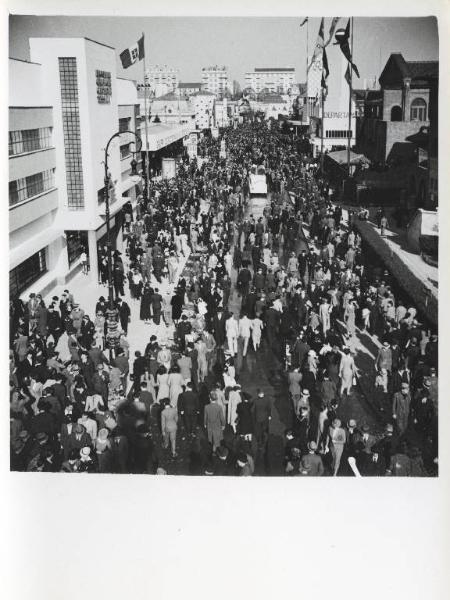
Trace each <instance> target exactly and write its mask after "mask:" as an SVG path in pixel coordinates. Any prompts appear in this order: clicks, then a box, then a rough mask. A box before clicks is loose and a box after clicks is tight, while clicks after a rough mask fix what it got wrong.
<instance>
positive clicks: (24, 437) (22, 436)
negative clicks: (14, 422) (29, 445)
mask: <svg viewBox="0 0 450 600" xmlns="http://www.w3.org/2000/svg"><path fill="white" fill-rule="evenodd" d="M19 437H20V439H21V440H27V439H28V438H29V437H30V434H29V432H28V431H27V430H26V429H22V431H21V432H20V433H19Z"/></svg>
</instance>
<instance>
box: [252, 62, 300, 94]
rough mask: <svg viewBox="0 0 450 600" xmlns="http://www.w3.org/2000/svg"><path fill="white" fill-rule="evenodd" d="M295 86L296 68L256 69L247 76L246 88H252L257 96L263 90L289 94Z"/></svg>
mask: <svg viewBox="0 0 450 600" xmlns="http://www.w3.org/2000/svg"><path fill="white" fill-rule="evenodd" d="M294 85H295V68H294V67H261V68H259V67H256V68H255V69H254V71H249V72H247V73H246V74H245V87H246V88H247V87H248V88H252V89H253V90H254V91H255V92H256V93H257V94H259V93H260V92H262V91H263V90H266V91H267V92H273V93H277V94H287V93H288V92H289V91H290V90H292V88H293V87H294Z"/></svg>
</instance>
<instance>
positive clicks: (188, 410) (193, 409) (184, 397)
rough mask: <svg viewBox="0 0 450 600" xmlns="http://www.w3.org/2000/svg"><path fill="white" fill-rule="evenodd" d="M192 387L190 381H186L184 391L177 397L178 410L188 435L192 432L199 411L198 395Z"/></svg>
mask: <svg viewBox="0 0 450 600" xmlns="http://www.w3.org/2000/svg"><path fill="white" fill-rule="evenodd" d="M192 387H193V386H192V383H191V382H190V381H188V382H187V383H186V389H185V391H184V392H183V393H181V394H180V395H179V397H178V410H179V411H180V415H181V416H182V417H183V420H184V426H185V428H186V434H187V435H190V436H192V435H193V434H194V431H195V428H196V426H197V418H198V415H199V411H200V401H199V397H198V394H197V392H194V391H193V389H192Z"/></svg>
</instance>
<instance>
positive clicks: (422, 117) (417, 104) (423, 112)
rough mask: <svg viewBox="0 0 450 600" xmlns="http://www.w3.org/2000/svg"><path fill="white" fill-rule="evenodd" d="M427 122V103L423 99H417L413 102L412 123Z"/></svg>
mask: <svg viewBox="0 0 450 600" xmlns="http://www.w3.org/2000/svg"><path fill="white" fill-rule="evenodd" d="M426 120H427V103H426V102H425V100H423V99H422V98H416V99H415V100H413V101H412V102H411V121H426Z"/></svg>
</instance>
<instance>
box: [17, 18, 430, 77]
mask: <svg viewBox="0 0 450 600" xmlns="http://www.w3.org/2000/svg"><path fill="white" fill-rule="evenodd" d="M302 20H303V18H295V17H276V18H273V17H250V18H244V17H142V18H136V17H92V16H90V17H89V18H87V17H67V16H66V17H62V16H56V17H48V16H24V15H13V16H11V17H10V30H9V33H10V39H9V55H10V57H13V58H22V59H25V60H29V43H28V39H29V38H30V37H89V38H91V39H94V40H96V41H99V42H103V43H105V44H108V45H110V46H113V47H114V48H116V52H117V75H118V76H119V77H126V78H129V79H136V80H138V81H140V80H142V64H135V65H132V66H131V67H129V68H128V69H126V70H123V69H122V66H121V63H120V60H119V54H120V52H121V51H122V50H124V49H125V48H127V47H129V46H131V45H132V44H133V43H135V42H136V41H137V40H138V38H139V37H140V36H141V34H142V32H144V33H145V53H146V61H147V65H148V64H166V65H169V66H172V67H176V68H179V69H180V81H185V82H188V81H194V82H195V81H201V69H202V67H205V66H210V65H215V64H217V65H220V66H223V65H226V66H227V67H228V71H229V81H230V82H231V81H232V80H233V79H236V80H237V81H239V83H240V84H241V86H242V85H243V84H244V73H245V72H246V71H249V70H253V69H254V68H255V67H285V66H292V67H295V68H296V74H297V81H299V82H302V81H305V69H306V34H307V31H306V30H307V27H306V25H305V26H304V27H302V28H300V23H301V21H302ZM330 22H331V18H326V19H325V32H327V31H328V28H329V24H330ZM346 22H347V18H342V19H341V21H340V24H342V25H343V26H345V24H346ZM319 24H320V19H319V18H310V20H309V55H311V53H312V51H313V48H314V44H315V40H316V37H317V32H318V29H319ZM392 52H401V53H402V54H403V56H404V58H405V59H406V60H437V59H438V52H439V51H438V27H437V21H436V19H435V18H433V17H418V18H415V17H408V18H403V17H399V18H393V17H390V18H380V17H355V19H354V50H353V56H354V61H355V63H356V64H357V66H358V68H359V71H360V75H361V79H360V82H361V87H362V82H363V79H364V78H371V77H378V76H379V75H380V73H381V71H382V69H383V66H384V65H385V64H386V61H387V59H388V58H389V55H390V54H391V53H392ZM330 67H332V65H330Z"/></svg>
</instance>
